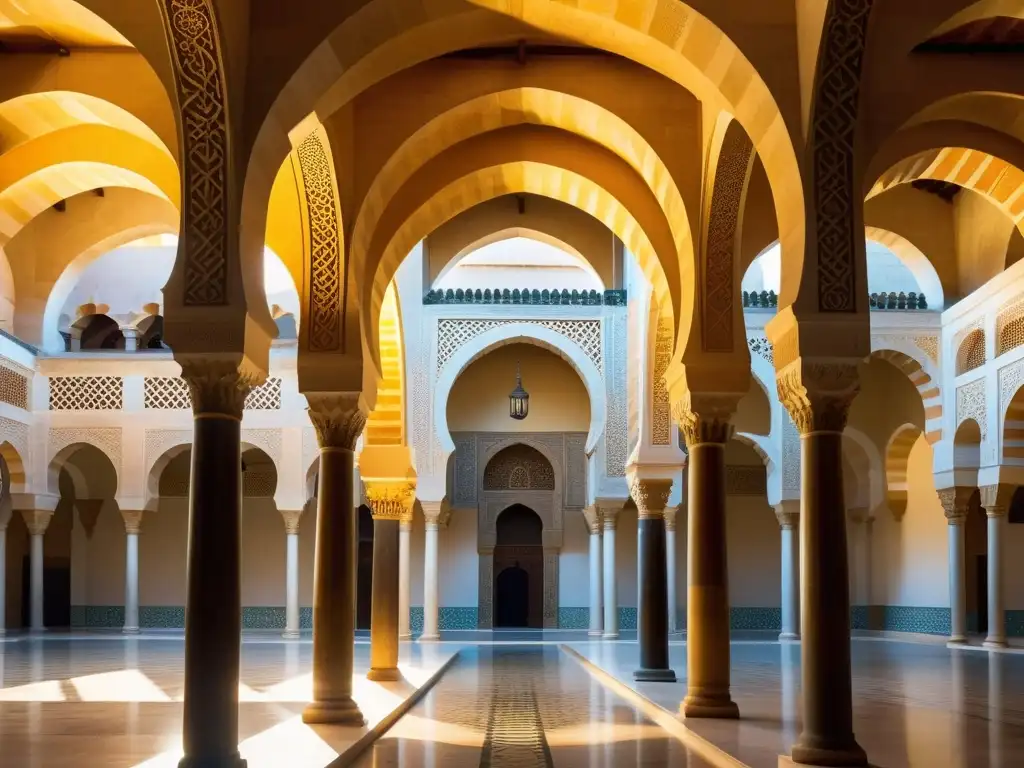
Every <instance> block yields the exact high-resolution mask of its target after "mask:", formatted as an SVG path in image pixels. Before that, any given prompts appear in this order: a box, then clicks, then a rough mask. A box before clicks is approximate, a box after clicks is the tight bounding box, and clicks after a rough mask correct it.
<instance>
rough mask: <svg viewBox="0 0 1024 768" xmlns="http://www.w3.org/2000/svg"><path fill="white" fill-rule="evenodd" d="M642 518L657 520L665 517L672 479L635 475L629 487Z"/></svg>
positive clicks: (638, 513) (639, 515)
mask: <svg viewBox="0 0 1024 768" xmlns="http://www.w3.org/2000/svg"><path fill="white" fill-rule="evenodd" d="M629 492H630V494H631V495H632V497H633V502H634V503H635V504H636V509H637V515H638V517H639V519H641V520H657V519H658V518H661V517H664V515H665V506H666V505H667V504H668V497H669V494H671V493H672V481H671V480H668V479H664V478H642V477H634V478H633V482H632V483H631V485H630V489H629Z"/></svg>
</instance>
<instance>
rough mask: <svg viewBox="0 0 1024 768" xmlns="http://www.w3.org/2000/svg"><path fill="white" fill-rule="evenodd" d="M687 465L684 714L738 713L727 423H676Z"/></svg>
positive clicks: (714, 420)
mask: <svg viewBox="0 0 1024 768" xmlns="http://www.w3.org/2000/svg"><path fill="white" fill-rule="evenodd" d="M681 428H682V430H683V435H684V437H685V438H686V447H687V450H688V453H689V461H688V464H687V480H688V482H687V490H688V497H689V500H688V503H687V505H686V506H687V602H686V676H687V688H686V698H685V699H683V704H682V707H681V709H682V713H683V715H685V716H686V717H714V718H735V717H739V708H738V707H737V706H736V703H735V702H734V701H733V700H732V697H731V695H730V692H729V664H730V650H729V570H728V561H727V555H726V546H725V498H726V497H725V444H726V443H727V442H728V441H729V439H730V438H731V437H732V433H733V429H732V425H731V424H730V423H729V422H728V421H727V420H724V419H719V418H702V417H700V416H698V415H696V414H692V415H691V416H690V417H689V418H688V419H684V420H683V421H682V422H681Z"/></svg>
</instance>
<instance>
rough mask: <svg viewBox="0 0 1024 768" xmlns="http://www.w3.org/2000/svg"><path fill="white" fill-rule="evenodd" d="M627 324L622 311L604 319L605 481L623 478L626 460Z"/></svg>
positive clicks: (627, 429) (627, 436)
mask: <svg viewBox="0 0 1024 768" xmlns="http://www.w3.org/2000/svg"><path fill="white" fill-rule="evenodd" d="M626 321H627V317H626V312H625V310H618V311H616V312H614V313H613V314H612V315H611V316H610V317H608V318H607V319H606V322H607V323H608V324H609V325H610V326H611V333H609V334H607V335H608V345H609V349H610V357H611V360H610V361H609V367H610V369H611V377H610V381H609V382H608V387H607V413H608V421H607V425H606V427H605V472H606V474H607V475H608V477H625V476H626V460H627V458H628V457H629V420H628V411H627V403H626V392H627V390H628V382H627V373H626V366H627V354H628V348H627V342H626V332H627V328H626V325H627V322H626Z"/></svg>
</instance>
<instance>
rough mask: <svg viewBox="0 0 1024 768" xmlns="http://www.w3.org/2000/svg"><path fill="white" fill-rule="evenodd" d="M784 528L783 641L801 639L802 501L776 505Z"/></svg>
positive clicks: (777, 516) (776, 511)
mask: <svg viewBox="0 0 1024 768" xmlns="http://www.w3.org/2000/svg"><path fill="white" fill-rule="evenodd" d="M775 518H776V519H777V520H778V521H779V528H780V529H781V531H782V585H781V586H782V632H781V633H780V634H779V640H799V639H800V542H799V540H798V538H797V536H798V534H799V531H800V500H799V499H786V500H784V501H780V502H779V503H778V504H776V505H775Z"/></svg>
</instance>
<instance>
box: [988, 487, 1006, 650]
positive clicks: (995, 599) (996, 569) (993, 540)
mask: <svg viewBox="0 0 1024 768" xmlns="http://www.w3.org/2000/svg"><path fill="white" fill-rule="evenodd" d="M980 490H981V506H982V507H983V508H984V509H985V517H986V518H987V523H988V635H987V636H986V637H985V643H984V645H985V647H986V648H1005V647H1006V602H1005V598H1004V595H1005V585H1004V584H1003V549H1004V546H1005V544H1004V539H1005V533H1004V532H1005V529H1006V512H1007V508H1008V506H1009V503H1010V498H1009V497H1010V493H1011V491H1012V486H1008V485H1002V484H1000V485H986V486H982V488H981V489H980Z"/></svg>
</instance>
